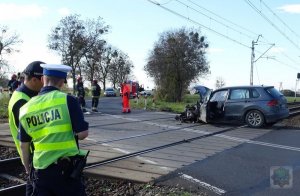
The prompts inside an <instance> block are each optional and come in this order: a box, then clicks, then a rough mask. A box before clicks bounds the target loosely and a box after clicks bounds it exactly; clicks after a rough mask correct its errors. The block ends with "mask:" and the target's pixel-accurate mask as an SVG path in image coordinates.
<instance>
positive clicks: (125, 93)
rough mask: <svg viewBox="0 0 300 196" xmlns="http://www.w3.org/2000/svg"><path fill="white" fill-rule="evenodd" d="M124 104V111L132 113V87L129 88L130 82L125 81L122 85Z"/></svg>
mask: <svg viewBox="0 0 300 196" xmlns="http://www.w3.org/2000/svg"><path fill="white" fill-rule="evenodd" d="M122 95H123V97H122V103H123V104H122V105H123V109H122V112H123V113H126V112H128V113H130V112H131V111H130V106H129V98H130V88H129V82H124V83H123V86H122Z"/></svg>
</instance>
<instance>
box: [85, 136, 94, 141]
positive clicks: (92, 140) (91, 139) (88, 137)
mask: <svg viewBox="0 0 300 196" xmlns="http://www.w3.org/2000/svg"><path fill="white" fill-rule="evenodd" d="M85 139H86V140H90V141H93V142H97V140H95V139H91V138H89V137H87V138H85Z"/></svg>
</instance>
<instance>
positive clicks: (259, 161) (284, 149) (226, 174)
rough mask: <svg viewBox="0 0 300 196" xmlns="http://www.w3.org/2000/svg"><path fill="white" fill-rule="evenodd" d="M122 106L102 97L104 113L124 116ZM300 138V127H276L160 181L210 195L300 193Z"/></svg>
mask: <svg viewBox="0 0 300 196" xmlns="http://www.w3.org/2000/svg"><path fill="white" fill-rule="evenodd" d="M87 102H88V104H89V101H87ZM121 108H122V105H121V98H120V97H116V98H101V99H100V104H99V111H100V112H101V113H106V114H112V115H122V113H121ZM142 112H143V113H144V111H143V110H139V111H138V110H133V112H132V113H133V114H138V113H142ZM124 115H126V114H124ZM175 124H176V121H174V125H175ZM262 131H263V130H262ZM299 141H300V130H287V129H283V128H276V126H275V127H274V128H273V130H271V131H268V132H266V134H264V135H262V136H260V137H258V138H255V139H252V140H247V141H246V140H245V142H243V143H242V144H240V145H238V146H235V147H233V148H230V149H227V150H224V151H222V152H219V153H216V154H214V155H212V156H209V157H207V158H205V159H202V160H201V161H198V162H195V163H193V164H191V165H188V166H185V167H182V168H180V169H178V170H176V171H174V172H172V173H170V174H168V175H166V176H164V177H162V178H160V179H158V180H157V183H159V184H164V185H172V186H174V185H179V186H183V187H185V188H186V189H187V190H194V191H195V190H200V191H204V192H206V193H207V194H208V195H272V196H273V195H274V196H277V195H278V196H279V195H284V196H285V195H300V171H299V168H300V142H299Z"/></svg>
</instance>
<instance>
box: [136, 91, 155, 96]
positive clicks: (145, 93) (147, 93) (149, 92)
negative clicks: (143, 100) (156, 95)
mask: <svg viewBox="0 0 300 196" xmlns="http://www.w3.org/2000/svg"><path fill="white" fill-rule="evenodd" d="M139 94H140V95H142V96H151V95H153V91H151V90H144V91H141V92H140V93H139Z"/></svg>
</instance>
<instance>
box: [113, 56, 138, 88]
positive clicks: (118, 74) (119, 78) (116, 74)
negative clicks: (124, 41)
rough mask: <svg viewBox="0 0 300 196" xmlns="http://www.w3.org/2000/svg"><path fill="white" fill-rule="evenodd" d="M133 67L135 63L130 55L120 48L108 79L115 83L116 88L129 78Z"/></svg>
mask: <svg viewBox="0 0 300 196" xmlns="http://www.w3.org/2000/svg"><path fill="white" fill-rule="evenodd" d="M132 68H133V64H132V62H131V61H130V60H129V57H128V55H127V54H125V53H123V52H122V51H120V50H119V51H118V56H117V57H116V58H114V59H113V61H112V65H111V67H110V70H109V75H108V80H109V81H110V82H111V83H112V84H113V87H114V88H116V85H118V84H120V83H122V82H124V80H126V79H127V78H129V75H130V73H131V71H132Z"/></svg>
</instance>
